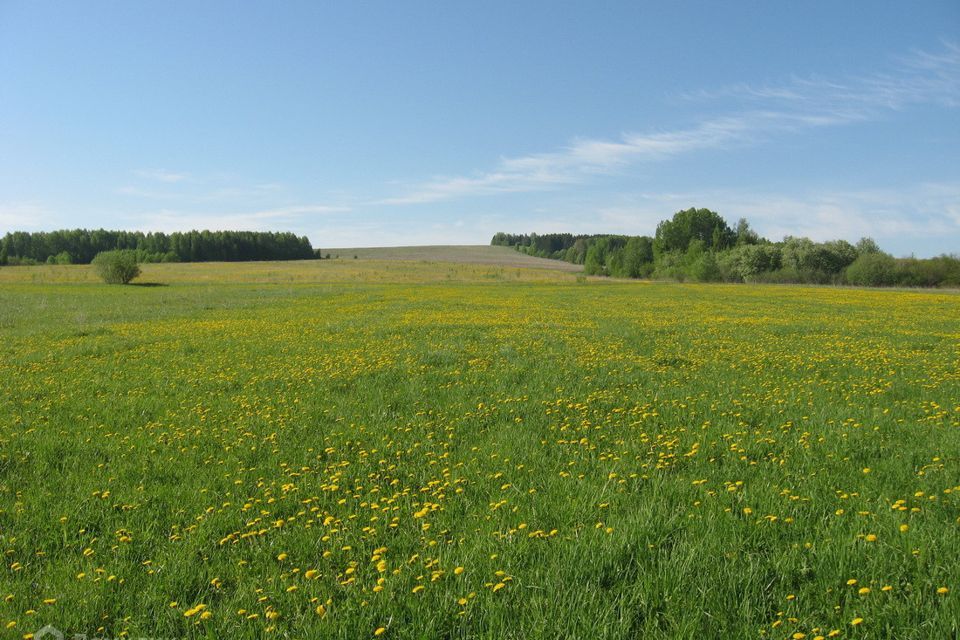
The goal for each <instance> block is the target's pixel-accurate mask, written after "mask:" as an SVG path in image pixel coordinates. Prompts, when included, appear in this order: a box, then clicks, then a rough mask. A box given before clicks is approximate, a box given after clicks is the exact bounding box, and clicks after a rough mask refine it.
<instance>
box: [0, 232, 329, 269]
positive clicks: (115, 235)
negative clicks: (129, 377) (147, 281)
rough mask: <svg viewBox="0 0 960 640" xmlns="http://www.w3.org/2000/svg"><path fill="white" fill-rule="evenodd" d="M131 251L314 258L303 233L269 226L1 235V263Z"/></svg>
mask: <svg viewBox="0 0 960 640" xmlns="http://www.w3.org/2000/svg"><path fill="white" fill-rule="evenodd" d="M116 250H121V251H132V252H134V253H135V256H136V260H137V262H240V261H248V260H306V259H310V258H319V257H320V251H319V249H316V250H315V249H314V248H313V246H311V244H310V240H309V239H307V237H306V236H297V235H295V234H293V233H289V232H273V231H186V232H179V231H177V232H174V233H170V234H167V233H159V232H151V233H143V232H141V231H106V230H104V229H96V230H88V229H72V230H62V231H37V232H26V231H14V232H11V233H7V234H6V235H5V236H4V237H3V239H2V240H0V265H18V264H40V263H48V264H89V263H90V262H92V261H93V259H94V257H96V255H97V254H98V253H101V252H103V251H116Z"/></svg>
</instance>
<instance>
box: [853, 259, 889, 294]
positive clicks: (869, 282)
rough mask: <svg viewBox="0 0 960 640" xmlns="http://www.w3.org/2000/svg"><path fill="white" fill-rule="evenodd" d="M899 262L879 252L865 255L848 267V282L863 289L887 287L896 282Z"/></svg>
mask: <svg viewBox="0 0 960 640" xmlns="http://www.w3.org/2000/svg"><path fill="white" fill-rule="evenodd" d="M896 271H897V261H896V260H894V259H893V257H892V256H890V255H888V254H886V253H882V252H877V253H864V254H861V255H860V257H859V258H857V259H856V260H854V261H853V263H852V264H851V265H850V266H849V267H847V282H849V283H850V284H855V285H859V286H862V287H885V286H890V285H892V284H894V282H895V281H896Z"/></svg>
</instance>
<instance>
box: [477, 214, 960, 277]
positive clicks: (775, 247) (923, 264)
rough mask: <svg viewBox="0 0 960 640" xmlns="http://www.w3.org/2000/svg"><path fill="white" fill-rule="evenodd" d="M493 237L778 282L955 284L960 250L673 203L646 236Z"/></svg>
mask: <svg viewBox="0 0 960 640" xmlns="http://www.w3.org/2000/svg"><path fill="white" fill-rule="evenodd" d="M491 244H493V245H501V246H510V247H514V248H516V249H517V250H518V251H521V252H523V253H526V254H529V255H533V256H539V257H543V258H553V259H556V260H565V261H567V262H572V263H574V264H582V265H584V272H585V273H587V274H588V275H608V276H614V277H619V278H667V279H674V280H680V281H685V280H691V281H697V282H783V283H806V284H853V285H860V286H909V287H947V286H949V287H957V286H960V257H958V256H956V255H941V256H937V257H935V258H925V259H918V258H912V257H911V258H894V257H893V256H891V255H890V254H888V253H885V252H883V251H881V250H880V248H879V247H878V246H877V243H876V242H874V241H873V240H872V239H870V238H862V239H861V240H860V241H859V242H857V243H856V244H851V243H849V242H847V241H846V240H831V241H828V242H814V241H813V240H810V239H809V238H797V237H792V236H787V237H786V238H784V239H783V240H782V241H780V242H771V241H770V240H768V239H766V238H762V237H760V236H759V235H758V234H757V233H756V232H755V231H754V230H753V229H751V228H750V224H749V223H748V222H747V220H746V219H744V218H741V219H740V220H739V221H738V222H737V225H736V226H735V227H731V226H730V225H729V224H727V222H726V220H724V219H723V218H722V217H721V216H720V215H719V214H717V213H716V212H713V211H710V210H709V209H695V208H691V209H686V210H683V211H678V212H677V213H676V214H675V215H674V216H673V217H672V218H671V219H669V220H663V221H662V222H660V224H658V225H657V229H656V233H655V234H654V236H653V237H650V236H625V235H574V234H570V233H548V234H536V233H530V234H508V233H497V234H496V235H494V236H493V239H492V240H491Z"/></svg>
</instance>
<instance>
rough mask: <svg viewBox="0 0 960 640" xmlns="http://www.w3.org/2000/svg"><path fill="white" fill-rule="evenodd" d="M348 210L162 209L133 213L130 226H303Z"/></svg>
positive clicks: (252, 228)
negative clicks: (226, 210) (213, 210)
mask: <svg viewBox="0 0 960 640" xmlns="http://www.w3.org/2000/svg"><path fill="white" fill-rule="evenodd" d="M347 212H349V208H347V207H339V206H330V205H322V204H316V205H313V204H307V205H292V206H285V207H276V208H271V209H259V210H255V211H230V212H214V213H211V212H208V211H183V210H175V209H161V210H159V211H153V212H146V213H141V214H138V215H136V216H131V217H130V219H129V224H130V225H131V228H134V229H139V230H141V231H164V232H167V233H169V232H173V231H189V230H191V229H209V230H211V231H216V230H231V231H277V230H280V229H281V228H283V229H287V230H291V229H303V228H304V227H306V226H310V224H311V221H312V220H314V219H315V218H317V217H324V216H330V215H336V214H343V213H347Z"/></svg>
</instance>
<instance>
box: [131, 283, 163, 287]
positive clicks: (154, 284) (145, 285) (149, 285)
mask: <svg viewBox="0 0 960 640" xmlns="http://www.w3.org/2000/svg"><path fill="white" fill-rule="evenodd" d="M128 284H130V285H131V286H134V287H169V286H170V285H169V284H167V283H166V282H130V283H128Z"/></svg>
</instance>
